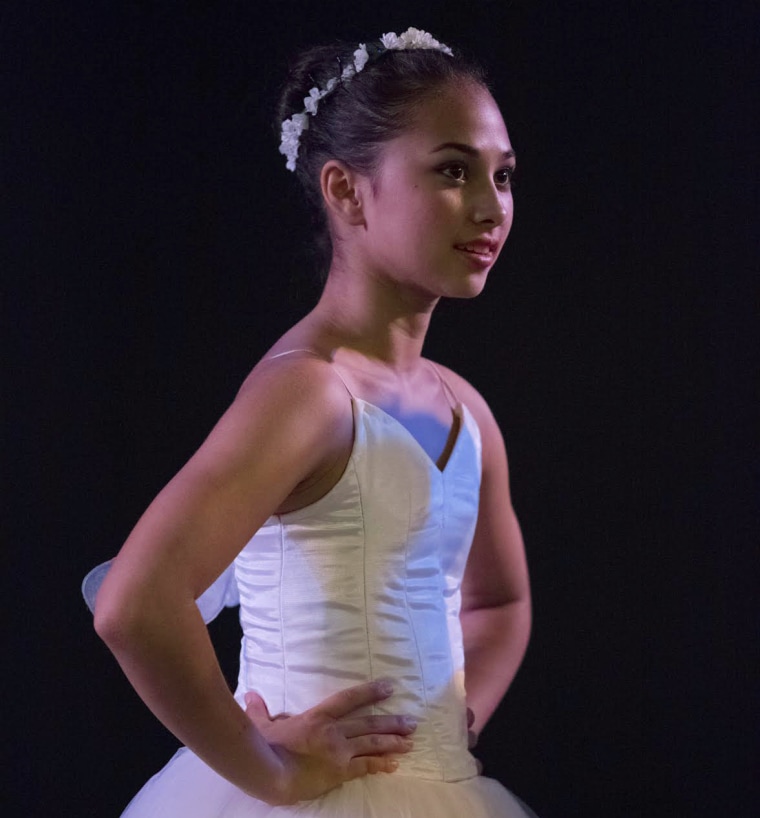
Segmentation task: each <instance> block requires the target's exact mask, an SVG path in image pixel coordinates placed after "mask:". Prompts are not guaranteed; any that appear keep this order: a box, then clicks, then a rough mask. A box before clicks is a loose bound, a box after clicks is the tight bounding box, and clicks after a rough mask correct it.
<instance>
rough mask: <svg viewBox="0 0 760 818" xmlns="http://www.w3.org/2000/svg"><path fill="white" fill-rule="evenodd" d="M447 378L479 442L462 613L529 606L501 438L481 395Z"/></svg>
mask: <svg viewBox="0 0 760 818" xmlns="http://www.w3.org/2000/svg"><path fill="white" fill-rule="evenodd" d="M448 373H449V375H450V378H451V381H452V383H453V384H454V386H455V388H456V391H457V392H458V394H459V395H460V396H461V397H462V399H463V400H464V402H465V403H466V404H467V406H468V408H469V409H470V411H471V413H472V415H473V417H474V418H475V420H476V421H477V424H478V428H479V430H480V436H481V440H482V476H481V484H480V505H479V509H478V520H477V525H476V527H475V534H474V537H473V541H472V547H471V549H470V555H469V557H468V560H467V567H466V569H465V574H464V579H463V581H462V610H464V611H466V610H468V609H472V608H483V607H493V606H497V605H503V604H506V603H508V602H516V601H529V600H530V586H529V581H528V568H527V564H526V560H525V548H524V545H523V538H522V532H521V531H520V524H519V522H518V520H517V515H516V514H515V510H514V507H513V506H512V498H511V494H510V487H509V466H508V462H507V452H506V447H505V445H504V438H503V436H502V433H501V430H500V429H499V426H498V424H497V422H496V419H495V418H494V416H493V414H492V412H491V410H490V408H489V407H488V404H487V403H486V401H485V400H484V399H483V397H482V396H481V395H480V393H479V392H478V391H477V390H476V389H475V388H474V387H473V386H471V385H470V384H469V383H468V382H467V381H466V380H464V379H463V378H461V376H458V375H456V374H455V373H452V372H450V370H449V371H448Z"/></svg>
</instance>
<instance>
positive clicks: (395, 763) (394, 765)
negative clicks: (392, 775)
mask: <svg viewBox="0 0 760 818" xmlns="http://www.w3.org/2000/svg"><path fill="white" fill-rule="evenodd" d="M388 766H389V767H390V771H391V772H394V771H395V770H397V769H398V761H396V759H395V758H392V759H391V760H390V761H389V762H388Z"/></svg>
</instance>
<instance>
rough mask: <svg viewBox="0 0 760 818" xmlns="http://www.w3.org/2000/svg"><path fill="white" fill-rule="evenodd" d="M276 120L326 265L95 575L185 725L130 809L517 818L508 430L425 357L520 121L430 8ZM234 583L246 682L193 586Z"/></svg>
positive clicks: (320, 68)
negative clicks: (319, 288) (511, 736)
mask: <svg viewBox="0 0 760 818" xmlns="http://www.w3.org/2000/svg"><path fill="white" fill-rule="evenodd" d="M278 119H279V122H280V123H281V128H282V144H281V152H282V153H283V154H284V155H285V157H286V160H287V167H288V169H290V170H291V171H294V172H295V174H296V176H297V177H298V179H299V181H300V182H301V184H302V185H303V188H304V190H305V192H306V195H307V197H308V198H309V200H310V201H311V202H312V204H313V205H314V207H315V208H316V209H317V212H318V213H319V214H321V216H322V217H323V226H324V236H325V238H326V239H327V240H328V241H329V244H330V247H331V264H330V268H329V273H328V276H327V280H326V284H325V287H324V292H323V294H322V296H321V298H320V300H319V303H318V304H317V305H316V306H315V307H314V309H313V310H312V311H311V312H310V313H309V314H308V315H307V316H306V317H305V318H304V319H303V320H301V321H300V322H299V323H298V324H296V325H295V326H294V327H293V328H292V329H290V330H289V331H288V332H287V333H285V335H284V336H283V337H282V338H280V339H279V340H278V341H277V342H276V343H275V345H274V346H273V347H272V349H271V350H270V351H269V352H268V353H267V355H266V356H265V357H264V358H263V359H262V360H261V361H260V362H259V363H258V364H257V365H256V367H255V368H254V370H253V371H252V372H251V374H250V376H249V377H248V379H247V380H246V382H245V383H244V384H243V386H242V388H241V389H240V392H239V394H238V396H237V397H236V399H235V401H234V402H233V404H232V405H231V406H230V408H229V409H228V410H227V412H226V413H225V414H224V416H223V417H222V418H221V420H220V421H219V423H218V424H217V426H216V427H215V428H214V429H213V431H212V432H211V434H210V435H209V437H208V439H207V440H206V441H205V442H204V443H203V445H202V446H201V447H200V449H199V450H198V451H197V452H196V454H195V455H194V456H193V457H192V458H191V459H190V461H189V462H188V463H187V465H186V466H185V467H184V468H183V469H182V470H181V471H180V472H179V474H177V475H176V477H175V478H174V479H173V480H172V481H171V482H170V483H169V484H168V485H167V486H166V488H165V489H164V490H163V491H162V492H161V493H160V494H159V495H158V497H157V498H156V499H155V501H154V502H153V503H152V505H151V506H150V507H149V508H148V510H147V511H146V512H145V514H144V515H143V517H142V518H141V519H140V521H139V522H138V523H137V525H136V527H135V529H134V531H133V532H132V533H131V534H130V536H129V538H128V540H127V542H126V543H125V544H124V546H123V548H122V549H121V551H120V553H119V555H118V556H117V558H116V559H115V561H114V562H113V564H112V566H111V568H110V571H109V572H108V574H107V576H106V578H105V580H104V581H103V584H102V586H101V587H100V591H99V593H98V596H97V605H96V614H95V626H96V629H97V631H98V633H99V634H100V635H101V637H102V638H103V639H104V640H105V641H106V643H107V644H108V646H109V647H110V648H111V650H112V651H113V653H114V654H115V656H116V658H117V659H118V661H119V663H120V664H121V666H122V668H123V669H124V672H125V673H126V674H127V676H128V678H129V680H130V681H131V683H132V684H133V685H134V687H135V689H136V690H137V692H138V693H139V694H140V696H141V697H142V698H143V699H144V701H145V702H146V704H147V705H148V706H149V707H150V708H151V710H152V711H153V712H154V713H155V714H156V716H157V717H158V718H159V719H160V720H161V721H162V722H163V723H164V724H165V725H166V726H167V727H168V728H169V729H170V730H171V731H172V732H173V733H174V734H175V735H176V736H177V737H178V738H179V739H180V740H181V741H182V742H183V743H184V744H185V745H186V747H185V748H183V749H182V750H180V752H179V753H178V754H177V755H176V756H175V757H174V758H173V759H172V761H171V762H170V763H169V764H168V765H167V766H166V767H165V768H164V770H162V771H161V772H160V773H159V774H158V775H157V776H155V777H154V778H153V779H152V780H151V781H150V782H148V784H147V785H146V786H145V787H144V788H143V790H142V791H141V792H140V793H139V794H138V795H137V797H136V798H135V799H134V800H133V802H132V803H131V805H130V806H129V808H128V809H127V812H126V814H127V815H129V816H133V817H134V816H154V815H155V816H159V815H161V816H183V818H188V816H189V817H190V818H196V817H197V818H206V816H209V817H210V816H230V817H231V816H236V817H238V816H239V817H240V818H244V817H245V818H261V816H272V818H275V816H277V817H278V818H285V817H286V816H295V815H298V816H330V818H359V816H364V817H365V818H368V817H373V818H400V817H401V818H427V817H428V816H436V818H446V817H447V816H451V818H462V817H463V816H467V818H486V816H488V817H489V818H492V817H493V816H504V817H505V818H523V816H525V815H526V814H528V812H527V808H524V807H523V806H521V805H520V803H519V802H518V801H517V799H516V798H514V796H512V795H511V794H510V793H509V792H508V791H507V790H506V789H504V788H503V787H502V786H501V785H500V784H499V783H497V782H496V781H494V780H492V779H488V778H484V777H482V776H480V775H479V774H478V769H477V764H476V762H475V760H474V759H473V757H472V756H471V755H470V753H469V751H468V737H469V739H470V740H472V737H473V736H474V735H477V733H478V732H479V731H480V729H481V728H482V727H483V725H484V724H485V723H486V722H487V721H488V719H489V717H490V716H491V714H492V713H493V711H494V709H495V708H496V706H497V704H498V702H499V700H500V699H501V698H502V696H503V695H504V693H505V691H506V689H507V687H508V686H509V684H510V682H511V680H512V678H513V676H514V674H515V672H516V671H517V668H518V666H519V664H520V662H521V660H522V657H523V654H524V651H525V647H526V644H527V640H528V632H529V627H530V599H529V590H528V577H527V570H526V565H525V557H524V552H523V543H522V538H521V534H520V529H519V526H518V523H517V520H516V517H515V514H514V511H513V509H512V505H511V502H510V495H509V478H508V470H507V459H506V454H505V449H504V443H503V440H502V437H501V434H500V432H499V429H498V427H497V425H496V422H495V420H494V418H493V416H492V414H491V412H490V411H489V408H488V406H487V405H486V403H485V401H484V400H483V398H482V397H481V396H480V395H479V394H478V392H477V391H476V390H475V389H474V388H473V387H472V386H471V385H470V384H469V383H468V382H467V381H465V380H464V379H463V378H461V377H460V376H458V375H456V374H455V373H454V372H452V371H451V370H449V369H446V368H445V367H443V366H440V365H438V364H434V363H432V362H431V361H429V360H426V359H425V358H423V357H422V347H423V342H424V340H425V334H426V331H427V328H428V324H429V321H430V319H431V316H432V313H433V310H434V308H435V306H436V304H437V302H438V300H439V299H440V298H441V297H443V296H447V297H454V298H471V297H473V296H476V295H478V294H479V293H480V292H481V290H482V289H483V286H484V285H485V282H486V278H487V276H488V273H489V270H490V269H491V267H492V266H493V264H494V262H495V261H496V259H497V257H498V255H499V251H500V250H501V248H502V246H503V244H504V242H505V240H506V238H507V235H508V234H509V230H510V226H511V223H512V206H513V205H512V193H511V190H510V180H511V178H512V173H513V171H514V166H515V158H514V152H513V150H512V146H511V143H510V140H509V136H508V134H507V130H506V127H505V125H504V121H503V119H502V116H501V114H500V112H499V109H498V107H497V105H496V103H495V102H494V100H493V98H492V96H491V94H490V93H489V91H488V89H487V87H486V85H485V84H484V80H483V77H482V75H481V73H480V72H479V71H478V70H477V69H476V68H474V67H473V66H471V65H469V64H468V63H466V62H465V61H463V60H462V59H460V58H458V57H456V56H454V55H453V54H452V53H451V51H450V50H449V49H448V48H447V47H446V46H444V45H442V44H441V43H438V42H437V41H436V40H434V39H433V38H432V37H431V36H430V35H429V34H426V33H425V32H420V31H418V30H416V29H409V31H407V32H405V33H404V34H403V35H401V36H396V35H395V34H387V35H384V36H383V37H382V38H381V40H380V41H379V42H376V43H372V44H367V45H366V46H365V45H359V46H358V47H357V46H356V44H353V45H350V46H349V45H334V46H328V47H324V48H315V49H312V50H310V51H308V52H306V53H304V54H303V55H302V56H301V58H300V60H299V62H298V63H297V65H295V67H294V69H293V71H292V73H291V75H290V77H289V80H288V84H287V86H286V88H285V90H284V92H283V95H282V100H281V105H280V112H279V117H278ZM233 563H234V565H233V567H232V568H230V567H229V566H231V564H233ZM225 583H228V584H229V583H231V585H232V590H233V596H237V597H238V598H239V601H240V605H241V613H240V617H241V623H242V627H243V634H244V636H243V643H242V651H241V667H240V676H239V684H238V689H237V692H236V693H235V695H234V696H233V695H232V694H231V693H230V691H229V690H228V688H227V685H226V683H225V681H224V678H223V676H222V673H221V671H220V669H219V666H218V663H217V661H216V658H215V656H214V652H213V649H212V646H211V644H210V642H209V638H208V635H207V631H206V628H205V627H204V624H203V618H202V616H201V613H200V612H199V609H198V606H197V605H196V600H197V599H198V598H199V597H201V599H200V600H199V603H201V602H202V601H203V600H204V599H205V600H207V599H208V598H209V594H211V595H214V594H216V595H217V596H219V597H220V598H221V596H223V595H224V594H225V593H227V592H229V590H230V588H229V587H226V586H225V587H222V586H224V584H225ZM207 589H210V590H207ZM204 592H205V593H204ZM201 607H203V606H202V605H201ZM465 670H466V680H465ZM244 708H245V709H244ZM468 722H469V724H468ZM468 727H469V731H468ZM468 733H469V735H468ZM367 773H385V774H383V775H372V776H367ZM388 773H390V774H388Z"/></svg>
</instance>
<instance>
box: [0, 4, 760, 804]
mask: <svg viewBox="0 0 760 818" xmlns="http://www.w3.org/2000/svg"><path fill="white" fill-rule="evenodd" d="M409 25H415V26H417V27H420V28H424V29H427V30H429V31H431V32H433V34H434V35H435V36H437V37H438V38H439V39H441V40H443V41H445V42H450V43H451V44H453V45H455V46H459V47H460V48H463V49H464V50H466V51H470V52H472V53H474V54H476V55H477V56H479V57H481V58H482V59H484V60H485V61H486V62H487V64H488V65H489V67H490V69H491V73H492V76H493V78H494V88H495V93H496V96H497V98H498V100H499V102H500V103H501V105H502V109H503V112H504V115H505V119H506V121H507V125H508V127H509V129H510V134H511V137H512V141H513V144H514V146H515V147H516V149H517V152H518V155H519V165H520V169H519V175H518V179H517V187H516V190H515V201H516V218H515V224H514V228H513V232H512V236H511V238H510V240H509V242H508V244H507V247H506V249H505V251H504V253H503V255H502V258H501V259H500V261H499V262H498V264H497V266H496V268H495V269H494V270H493V272H492V273H491V278H490V279H489V283H488V286H487V288H486V291H485V292H484V294H483V295H482V296H481V297H480V298H479V299H477V300H475V301H472V302H467V303H445V304H442V305H441V306H440V308H439V311H438V315H437V317H436V319H435V320H434V322H433V327H432V330H431V333H430V335H429V342H428V346H427V353H428V354H429V355H430V356H431V357H433V358H437V359H440V360H441V361H442V362H444V363H446V364H448V365H450V366H452V367H453V368H455V369H457V370H458V371H460V372H461V373H462V374H464V375H465V376H466V377H468V378H469V379H470V380H472V382H473V383H474V384H475V385H476V386H477V387H478V388H479V389H480V390H481V391H482V392H483V393H484V395H485V396H486V397H487V398H488V399H489V401H490V402H491V405H492V408H493V410H494V413H495V414H496V416H497V418H498V419H499V421H500V423H501V425H502V428H503V430H504V434H505V437H506V440H507V446H508V450H509V454H510V464H511V470H512V480H513V492H514V499H515V503H516V506H517V509H518V513H519V515H520V519H521V522H522V525H523V529H524V534H525V539H526V543H527V548H528V555H529V560H530V566H531V572H532V582H533V593H534V605H535V625H534V632H533V637H532V642H531V646H530V648H529V652H528V656H527V658H526V660H525V663H524V666H523V669H522V670H521V672H520V674H519V676H518V678H517V680H516V681H515V683H514V685H513V687H512V690H511V692H510V694H509V695H508V697H507V699H506V700H505V702H504V703H503V705H502V707H501V709H500V711H499V712H498V714H497V716H496V717H495V718H494V720H493V721H492V723H491V724H490V725H489V727H488V728H487V730H486V732H485V733H484V735H483V737H482V741H481V747H480V755H481V758H482V759H483V761H484V763H485V766H486V771H487V772H488V773H489V774H490V775H493V776H494V777H497V778H499V779H500V780H501V781H503V782H504V783H505V784H506V785H507V786H509V787H510V788H512V789H513V790H514V791H515V792H516V793H518V794H519V795H521V796H522V797H523V798H524V799H525V800H526V801H527V802H528V803H529V804H531V805H532V806H533V807H534V808H535V810H536V811H537V812H538V814H539V815H540V816H541V817H542V818H564V817H566V816H582V818H592V816H599V818H608V817H609V816H615V818H617V816H679V818H680V816H705V817H706V816H753V815H756V814H758V809H760V798H759V797H758V775H757V770H758V768H759V767H758V761H759V760H760V758H759V756H758V741H757V734H758V730H757V728H758V717H757V709H755V710H753V705H754V707H755V708H757V707H758V704H760V702H758V698H759V697H758V691H757V679H756V673H755V664H756V660H757V647H758V645H757V605H756V602H755V599H756V595H757V587H758V584H757V581H758V572H757V558H756V557H757V541H758V530H759V529H758V523H759V522H760V520H759V519H758V518H759V517H760V512H759V510H758V484H759V483H760V456H759V454H758V446H757V444H758V429H759V428H760V423H758V412H757V406H758V404H759V403H760V394H759V393H758V349H760V343H758V342H759V341H760V338H759V337H758V335H759V334H758V307H759V305H760V288H759V287H758V279H757V277H758V272H759V270H758V267H759V266H760V265H758V260H759V254H758V227H757V224H758V215H759V212H758V205H759V204H760V202H759V198H760V197H759V196H758V181H757V180H758V170H757V144H758V134H757V129H756V113H755V112H756V109H757V98H758V96H759V95H758V90H760V89H759V88H758V81H757V77H758V76H760V72H758V67H759V66H758V60H757V55H758V49H757V46H758V30H760V16H759V15H758V13H757V6H756V4H755V3H751V2H740V0H732V2H727V3H717V2H715V3H713V2H696V1H695V0H692V2H674V3H662V4H659V3H626V2H620V3H616V2H610V0H608V2H587V3H574V2H565V3H541V2H535V3H530V2H508V1H507V0H504V1H503V2H479V3H464V2H458V3H453V2H442V3H438V4H418V3H414V2H403V3H402V2H396V0H389V1H388V2H385V3H380V4H377V5H376V6H375V5H372V6H370V5H363V4H357V3H345V2H335V3H330V4H324V5H323V4H316V3H314V4H306V3H305V2H303V0H302V1H301V2H299V3H294V2H289V1H288V0H284V1H283V2H279V3H277V4H260V3H255V2H248V3H243V2H225V3H211V2H208V3H198V2H188V3H181V4H180V3H177V4H174V3H149V2H132V3H128V2H121V1H118V2H110V3H105V2H102V3H85V2H69V3H52V2H49V3H34V2H29V3H21V2H16V3H10V4H7V5H4V7H3V11H2V12H0V71H1V72H2V73H1V75H0V81H1V85H0V93H1V94H2V98H1V102H2V121H1V122H0V127H1V128H2V203H3V213H4V215H3V219H2V225H3V226H2V232H3V245H4V246H5V247H7V249H8V251H9V253H8V256H7V258H8V261H7V262H5V263H3V264H2V266H3V268H4V269H3V310H4V315H5V318H4V319H3V329H4V335H7V339H6V340H4V341H3V358H4V361H5V366H4V371H5V375H4V377H3V387H2V389H3V394H4V400H3V407H4V408H3V411H4V424H3V427H4V437H5V445H4V447H3V448H4V450H5V452H6V454H5V455H3V462H4V464H5V468H4V470H3V471H4V477H3V497H4V499H5V503H4V505H5V514H4V518H5V520H6V522H7V523H9V526H8V528H7V529H6V533H5V535H4V536H3V552H4V555H5V558H6V560H5V565H6V566H7V567H6V569H5V570H4V572H3V573H4V575H5V578H6V579H7V580H8V582H9V590H8V591H7V592H6V599H7V600H9V602H10V605H9V611H10V616H6V617H5V621H6V623H7V624H8V627H7V629H6V632H7V634H8V636H7V645H8V647H7V649H6V655H5V662H4V669H5V672H4V674H3V675H4V678H5V680H6V682H7V684H6V701H5V708H4V709H5V711H6V716H7V718H4V719H3V721H4V722H6V723H10V726H11V730H10V731H9V733H8V734H7V737H6V741H5V745H6V748H7V749H8V751H9V756H10V758H9V762H10V763H9V764H8V765H4V766H5V767H6V772H7V774H8V775H9V779H10V783H11V786H10V796H11V801H12V802H16V801H17V803H18V807H17V808H16V809H15V810H14V811H8V812H7V813H6V812H5V810H4V814H9V815H10V814H14V815H15V814H23V815H28V816H37V815H51V814H58V815H78V816H85V815H87V816H90V815H92V816H111V815H117V814H118V813H119V810H120V809H121V808H123V806H124V805H125V803H126V802H127V801H128V799H129V798H130V797H131V795H132V794H133V792H134V791H135V790H136V789H137V788H138V787H139V786H140V784H141V783H142V782H143V781H144V779H146V778H147V777H148V776H149V775H150V774H152V772H154V771H155V770H156V769H158V767H160V766H161V765H162V764H163V763H164V761H165V760H166V759H167V758H168V757H169V755H170V754H171V752H172V751H173V747H174V745H175V742H174V739H173V738H172V737H171V736H169V735H168V734H167V733H166V731H164V730H163V728H162V727H161V726H160V725H158V724H157V723H156V722H155V721H154V720H153V719H152V717H151V716H150V714H149V713H148V712H147V710H145V708H144V707H143V706H142V704H141V703H140V702H139V700H138V699H137V697H136V695H135V694H134V693H133V692H132V690H131V688H130V687H129V686H128V684H127V683H126V681H125V680H124V679H123V678H122V677H121V676H120V672H119V670H118V668H117V666H116V664H115V662H114V661H113V660H112V658H111V657H110V654H108V652H107V650H106V648H105V647H104V646H103V645H102V644H101V643H100V642H99V641H98V639H97V637H96V636H95V634H94V632H93V631H92V629H91V623H90V615H89V613H88V612H87V611H86V609H85V607H84V605H83V603H82V602H81V599H80V597H79V590H78V587H79V582H80V579H81V577H82V575H84V573H85V572H86V571H87V570H88V569H89V568H90V567H91V566H92V565H93V564H95V563H97V562H99V561H102V560H103V559H106V558H107V557H109V556H111V555H112V554H113V553H114V552H115V551H116V550H117V549H118V547H119V545H120V544H121V542H122V541H123V540H124V538H125V537H126V535H127V534H128V532H129V530H130V528H131V526H132V525H133V523H134V521H135V520H136V518H137V517H138V516H139V514H140V513H141V511H142V510H143V509H144V507H145V506H146V505H147V503H148V502H149V501H150V499H151V498H152V497H153V495H154V494H155V493H156V492H157V491H158V490H159V488H160V487H161V486H162V485H163V483H164V482H165V481H166V480H167V479H168V478H169V477H170V476H171V475H172V474H173V473H174V472H175V471H176V470H177V469H178V468H179V467H180V466H181V464H182V463H183V462H184V460H185V459H186V458H187V457H188V456H189V455H190V454H191V453H192V451H193V450H194V448H195V447H196V446H197V445H198V444H199V443H200V441H201V440H202V438H203V437H204V435H205V434H206V432H207V431H208V429H209V428H210V427H211V425H212V424H213V423H214V421H215V419H216V418H217V417H218V416H219V415H220V413H221V412H222V411H223V410H224V408H225V406H226V405H227V404H228V403H229V401H230V400H231V399H232V397H233V396H234V394H235V391H236V389H237V387H238V385H239V384H240V382H241V381H242V379H243V378H244V377H245V375H246V374H247V372H248V371H249V369H250V368H251V367H252V365H253V364H254V363H255V361H256V360H257V359H258V357H259V356H260V355H261V354H262V353H263V352H264V351H265V349H266V348H267V347H268V346H269V344H270V343H271V342H272V341H273V340H274V339H275V338H276V337H277V335H278V334H279V333H280V332H282V331H283V330H284V329H286V328H287V327H288V326H289V325H290V324H291V323H292V322H293V321H294V320H295V319H297V318H298V317H300V316H301V315H302V314H303V313H304V312H306V311H307V310H308V309H309V306H310V305H311V304H312V303H313V301H314V298H315V296H316V294H317V292H318V289H317V285H316V283H315V282H316V279H315V277H314V275H313V271H312V270H313V259H312V257H311V255H310V251H309V249H308V241H307V238H308V230H309V220H308V215H307V214H305V213H304V211H303V210H302V209H301V205H300V198H299V194H298V192H297V190H296V189H295V186H294V183H293V180H292V179H291V178H290V176H289V174H288V173H287V172H286V171H285V169H284V160H283V159H282V157H281V156H280V155H279V154H278V153H277V142H276V139H275V137H274V136H273V134H272V131H271V129H270V127H269V116H270V112H271V110H272V107H273V103H274V99H275V96H276V90H277V86H278V83H279V82H280V81H281V79H282V77H283V74H284V70H285V66H286V61H287V58H288V57H289V56H291V55H292V54H293V53H295V52H296V51H297V50H298V49H299V48H300V47H302V46H304V45H307V44H311V43H313V42H315V41H323V40H329V39H332V38H334V37H340V38H345V39H348V40H356V41H362V40H366V39H368V38H372V37H376V36H379V34H381V33H383V32H386V31H396V32H401V31H403V30H404V29H406V28H407V27H408V26H409ZM234 618H235V614H234V612H229V613H228V614H226V615H225V616H223V617H222V619H221V620H220V621H219V622H217V623H215V624H214V626H213V631H214V636H215V639H216V641H217V643H218V645H219V651H220V655H221V658H222V661H223V663H224V667H225V669H226V670H228V672H229V671H230V668H233V667H234V663H235V658H236V651H237V636H236V634H235V631H234ZM4 732H5V730H4ZM6 792H7V790H6ZM4 800H5V799H4Z"/></svg>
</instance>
